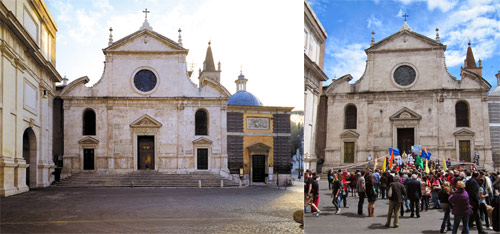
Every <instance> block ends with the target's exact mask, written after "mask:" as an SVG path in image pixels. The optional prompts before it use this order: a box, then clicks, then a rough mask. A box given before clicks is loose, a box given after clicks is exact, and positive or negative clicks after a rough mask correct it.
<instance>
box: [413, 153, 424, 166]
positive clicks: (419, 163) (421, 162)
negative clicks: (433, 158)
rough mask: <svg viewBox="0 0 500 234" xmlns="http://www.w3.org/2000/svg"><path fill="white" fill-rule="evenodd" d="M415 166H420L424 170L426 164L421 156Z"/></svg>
mask: <svg viewBox="0 0 500 234" xmlns="http://www.w3.org/2000/svg"><path fill="white" fill-rule="evenodd" d="M415 165H416V166H420V168H424V162H423V161H422V158H421V157H420V155H418V156H417V159H415Z"/></svg>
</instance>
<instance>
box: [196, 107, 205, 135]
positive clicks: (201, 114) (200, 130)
mask: <svg viewBox="0 0 500 234" xmlns="http://www.w3.org/2000/svg"><path fill="white" fill-rule="evenodd" d="M195 135H208V115H207V112H206V111H204V110H198V111H196V114H195Z"/></svg>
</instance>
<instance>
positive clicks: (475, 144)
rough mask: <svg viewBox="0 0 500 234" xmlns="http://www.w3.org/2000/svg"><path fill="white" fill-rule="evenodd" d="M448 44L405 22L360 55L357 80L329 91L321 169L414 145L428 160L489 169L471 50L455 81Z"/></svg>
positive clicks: (344, 80) (481, 91)
mask: <svg viewBox="0 0 500 234" xmlns="http://www.w3.org/2000/svg"><path fill="white" fill-rule="evenodd" d="M436 34H437V33H436ZM445 50H446V46H445V45H443V44H442V43H441V42H440V41H439V35H438V34H437V35H436V39H431V38H428V37H426V36H423V35H421V34H418V33H416V32H413V31H412V30H411V28H410V27H409V26H408V25H407V23H406V22H405V23H404V25H403V27H402V28H401V29H400V30H399V31H398V32H396V33H395V34H393V35H391V36H389V37H387V38H385V39H383V40H381V41H379V42H377V43H375V42H374V39H373V38H372V44H371V46H370V47H369V48H368V49H366V50H365V52H366V54H367V61H366V69H365V72H364V74H363V75H362V76H361V78H360V79H359V80H358V81H356V82H355V83H350V82H349V81H351V80H352V79H353V78H352V76H351V75H345V76H343V77H340V78H338V79H335V80H334V81H333V82H332V83H331V84H330V85H329V87H328V88H327V90H326V92H325V95H326V97H327V99H328V101H327V104H326V105H327V106H323V107H321V108H326V109H327V113H328V117H327V121H326V123H327V124H326V128H327V134H326V139H325V140H326V147H325V159H324V160H325V162H324V164H323V166H325V167H331V166H336V165H342V164H349V163H358V162H365V161H366V160H367V157H368V155H369V154H371V155H372V156H374V158H376V157H384V156H386V155H387V154H388V153H387V152H388V148H389V147H395V148H399V149H400V150H401V151H407V152H408V151H409V150H410V146H411V145H414V144H420V145H422V146H423V147H425V148H427V150H428V151H430V152H432V154H433V159H436V158H438V157H439V158H441V156H442V155H444V156H445V157H446V158H451V159H452V160H454V161H458V160H460V161H461V160H465V161H471V155H472V154H473V153H474V152H477V153H479V154H480V156H481V160H480V165H481V166H483V165H484V166H485V167H487V168H491V167H492V163H493V161H492V153H491V144H490V133H489V123H488V103H487V100H488V98H487V95H488V94H487V92H488V90H489V89H490V88H491V85H490V84H489V83H488V82H487V81H486V80H485V79H484V78H482V76H481V61H480V60H479V66H476V62H475V60H474V57H473V54H472V49H471V47H470V46H469V49H468V53H467V58H466V61H465V66H464V68H462V70H461V74H460V76H461V79H457V78H456V77H454V76H452V75H451V74H449V72H448V70H447V68H446V64H445V56H444V52H445Z"/></svg>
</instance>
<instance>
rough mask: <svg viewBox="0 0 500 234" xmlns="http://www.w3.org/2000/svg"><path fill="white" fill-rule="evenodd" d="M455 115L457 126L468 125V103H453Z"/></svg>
mask: <svg viewBox="0 0 500 234" xmlns="http://www.w3.org/2000/svg"><path fill="white" fill-rule="evenodd" d="M455 117H456V120H457V127H469V105H467V103H466V102H464V101H459V102H457V104H456V105H455Z"/></svg>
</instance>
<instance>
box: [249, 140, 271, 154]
mask: <svg viewBox="0 0 500 234" xmlns="http://www.w3.org/2000/svg"><path fill="white" fill-rule="evenodd" d="M247 149H248V151H250V152H269V150H270V149H271V147H270V146H268V145H266V144H264V143H260V142H259V143H255V144H253V145H251V146H248V147H247Z"/></svg>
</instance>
